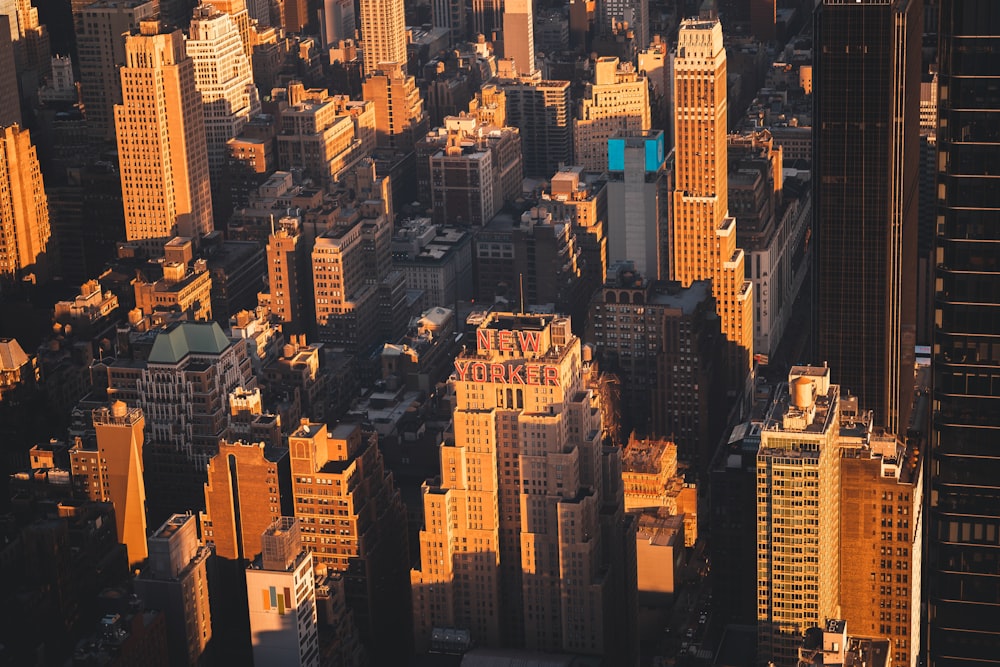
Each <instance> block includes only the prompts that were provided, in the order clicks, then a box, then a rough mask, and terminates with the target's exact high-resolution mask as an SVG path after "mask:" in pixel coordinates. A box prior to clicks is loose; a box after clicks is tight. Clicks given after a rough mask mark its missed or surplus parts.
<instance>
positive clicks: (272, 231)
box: [271, 213, 274, 236]
mask: <svg viewBox="0 0 1000 667" xmlns="http://www.w3.org/2000/svg"><path fill="white" fill-rule="evenodd" d="M271 236H274V213H272V214H271Z"/></svg>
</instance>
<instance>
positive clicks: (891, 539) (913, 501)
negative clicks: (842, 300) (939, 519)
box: [840, 397, 924, 667]
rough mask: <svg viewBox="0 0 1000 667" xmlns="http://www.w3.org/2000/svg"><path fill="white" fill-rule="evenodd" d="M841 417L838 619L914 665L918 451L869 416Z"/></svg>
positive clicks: (919, 549)
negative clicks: (862, 418)
mask: <svg viewBox="0 0 1000 667" xmlns="http://www.w3.org/2000/svg"><path fill="white" fill-rule="evenodd" d="M851 400H852V401H853V402H854V403H855V404H856V402H857V398H856V397H852V398H851ZM847 402H848V399H846V398H843V399H842V404H843V403H847ZM846 419H847V415H846V414H845V411H844V410H842V412H841V422H840V427H841V437H840V447H841V462H840V488H841V490H840V553H841V557H840V570H841V574H840V605H841V607H840V615H841V618H843V619H844V620H846V621H847V622H848V624H849V625H850V627H851V628H853V631H854V632H855V633H856V634H859V635H865V636H870V637H885V638H887V639H888V640H889V646H890V654H889V655H887V656H886V657H887V658H890V657H891V658H892V664H894V665H912V666H913V667H916V665H918V664H920V663H919V658H920V603H921V595H920V594H921V581H920V577H921V575H922V569H921V565H922V555H923V548H924V544H923V533H924V520H923V516H922V510H923V501H924V479H923V474H922V468H923V461H922V460H921V452H920V447H919V446H918V445H916V444H910V445H906V444H903V443H902V442H900V441H899V440H898V439H897V438H896V437H895V436H894V435H892V434H891V433H885V432H882V431H880V430H878V429H877V430H875V431H874V432H873V431H872V429H871V428H870V426H871V417H870V413H869V416H868V417H867V422H868V423H867V424H865V423H864V422H863V421H859V422H857V423H856V424H855V425H853V426H854V428H853V429H850V428H849V426H852V425H849V424H847V423H845V421H846ZM859 426H860V427H861V429H859V428H858V427H859ZM862 429H863V432H860V433H858V431H861V430H862ZM851 430H854V431H855V432H856V433H857V435H854V436H853V437H852V435H851V434H850V431H851ZM859 436H860V437H859Z"/></svg>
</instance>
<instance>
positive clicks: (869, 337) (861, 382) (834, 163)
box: [812, 0, 923, 433]
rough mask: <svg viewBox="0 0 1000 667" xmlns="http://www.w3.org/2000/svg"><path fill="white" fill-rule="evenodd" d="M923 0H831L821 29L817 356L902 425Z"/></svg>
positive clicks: (895, 425) (911, 308)
mask: <svg viewBox="0 0 1000 667" xmlns="http://www.w3.org/2000/svg"><path fill="white" fill-rule="evenodd" d="M922 5H923V3H922V2H898V1H897V0H879V1H877V2H866V3H863V4H858V3H843V2H837V1H834V0H827V1H826V2H822V3H820V5H819V6H818V8H817V12H816V15H815V29H814V33H815V36H816V47H815V49H814V51H815V63H814V69H815V81H816V85H815V86H814V89H813V107H814V116H813V158H814V159H813V165H814V170H815V173H814V175H813V179H812V180H813V214H814V216H815V217H814V228H815V229H814V232H815V234H816V245H815V247H816V250H815V252H816V281H815V283H816V295H815V299H816V301H815V309H816V310H815V312H816V313H817V320H816V323H815V330H816V331H818V332H822V336H819V337H818V353H819V354H818V356H817V358H818V359H824V360H826V361H828V362H829V363H830V366H831V367H832V368H834V369H836V373H837V374H838V377H837V381H838V382H839V383H840V385H841V386H842V387H844V389H845V390H850V391H851V393H852V394H854V395H856V396H857V397H858V398H859V399H860V400H861V404H862V405H863V406H865V407H866V408H867V409H870V410H873V411H874V413H875V419H876V420H877V423H878V424H879V425H883V426H885V427H887V428H888V429H889V430H890V431H892V432H894V433H900V432H903V431H905V429H906V425H907V411H908V409H909V406H910V400H911V397H912V393H913V358H912V356H911V355H912V354H913V352H912V350H913V345H914V342H915V339H914V337H915V327H916V280H915V276H916V261H917V259H916V241H917V205H918V196H919V190H918V179H919V159H918V158H919V152H920V145H919V140H920V125H919V123H920V117H919V103H920V59H921V55H920V44H921V33H922V22H923V8H922ZM869 102H871V103H869ZM858 156H861V158H860V159H859V157H858Z"/></svg>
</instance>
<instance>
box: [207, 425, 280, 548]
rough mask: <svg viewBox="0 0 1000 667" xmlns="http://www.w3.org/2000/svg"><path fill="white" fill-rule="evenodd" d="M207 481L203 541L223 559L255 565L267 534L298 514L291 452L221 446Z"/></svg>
mask: <svg viewBox="0 0 1000 667" xmlns="http://www.w3.org/2000/svg"><path fill="white" fill-rule="evenodd" d="M207 475H208V482H206V483H205V511H204V512H202V513H201V534H202V539H203V540H204V541H205V544H208V545H211V546H213V547H214V551H215V555H216V556H218V557H220V558H226V559H229V560H238V561H241V562H242V561H244V560H246V561H252V560H254V558H256V557H257V556H258V555H259V553H260V542H259V538H260V535H261V533H263V532H264V531H265V530H266V529H267V527H268V526H270V525H271V524H272V523H273V522H274V521H275V520H277V519H278V518H280V517H281V516H282V514H283V513H285V512H283V511H282V510H283V509H284V510H285V511H291V509H292V502H291V500H292V499H291V488H290V479H291V478H290V472H289V467H288V450H287V449H285V448H283V447H277V446H268V445H266V444H265V443H263V442H254V443H249V442H244V441H241V440H236V441H233V442H229V441H227V440H220V441H219V453H218V454H216V455H215V456H213V457H212V458H211V459H210V460H209V462H208V471H207Z"/></svg>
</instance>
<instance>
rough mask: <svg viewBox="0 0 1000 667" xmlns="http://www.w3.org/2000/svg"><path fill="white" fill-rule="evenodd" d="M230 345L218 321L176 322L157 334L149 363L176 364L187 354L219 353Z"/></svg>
mask: <svg viewBox="0 0 1000 667" xmlns="http://www.w3.org/2000/svg"><path fill="white" fill-rule="evenodd" d="M230 345H231V343H230V341H229V339H228V338H227V337H226V334H224V333H223V332H222V327H220V326H219V323H218V322H178V323H177V324H175V325H173V326H171V327H168V328H167V329H165V330H163V331H161V332H160V333H159V334H157V336H156V340H155V341H154V342H153V349H152V350H150V352H149V363H151V364H176V363H177V362H179V361H180V360H181V359H183V358H184V357H186V356H187V355H189V354H221V353H222V352H223V350H225V349H226V348H227V347H229V346H230Z"/></svg>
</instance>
